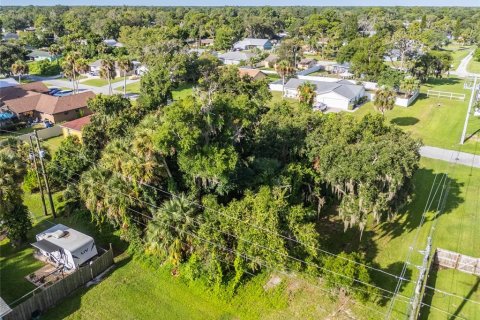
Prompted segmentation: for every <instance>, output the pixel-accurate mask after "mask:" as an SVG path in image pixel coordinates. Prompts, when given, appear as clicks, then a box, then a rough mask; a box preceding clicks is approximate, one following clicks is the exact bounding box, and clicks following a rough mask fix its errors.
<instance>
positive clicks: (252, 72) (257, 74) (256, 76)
mask: <svg viewBox="0 0 480 320" xmlns="http://www.w3.org/2000/svg"><path fill="white" fill-rule="evenodd" d="M238 73H239V75H240V77H244V76H249V77H252V78H253V80H263V79H265V78H266V77H267V75H266V74H265V73H263V72H262V71H261V70H258V69H249V68H239V69H238Z"/></svg>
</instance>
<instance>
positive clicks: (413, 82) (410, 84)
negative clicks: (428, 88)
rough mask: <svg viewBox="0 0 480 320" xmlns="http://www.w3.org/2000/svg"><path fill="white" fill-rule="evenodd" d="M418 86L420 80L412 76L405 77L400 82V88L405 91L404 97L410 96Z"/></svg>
mask: <svg viewBox="0 0 480 320" xmlns="http://www.w3.org/2000/svg"><path fill="white" fill-rule="evenodd" d="M419 87H420V81H419V80H417V79H416V78H414V77H406V78H405V79H403V80H402V82H400V90H402V91H403V92H404V93H405V98H407V97H408V96H411V95H412V94H413V93H414V92H415V91H416V90H417V89H418V88H419Z"/></svg>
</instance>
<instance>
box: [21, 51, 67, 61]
mask: <svg viewBox="0 0 480 320" xmlns="http://www.w3.org/2000/svg"><path fill="white" fill-rule="evenodd" d="M27 57H28V58H29V59H30V60H32V61H41V60H48V61H54V60H57V59H58V58H59V56H56V55H53V54H51V53H50V52H48V51H44V50H32V52H30V53H29V54H27Z"/></svg>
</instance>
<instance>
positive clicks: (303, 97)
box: [297, 81, 317, 107]
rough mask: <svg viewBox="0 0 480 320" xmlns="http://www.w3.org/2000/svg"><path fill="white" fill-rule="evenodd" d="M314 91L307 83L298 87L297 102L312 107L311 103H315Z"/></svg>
mask: <svg viewBox="0 0 480 320" xmlns="http://www.w3.org/2000/svg"><path fill="white" fill-rule="evenodd" d="M315 89H316V87H315V85H314V84H312V83H310V82H308V81H307V82H304V83H302V84H301V85H299V86H298V88H297V91H298V101H300V103H304V104H306V105H307V106H309V107H312V106H313V103H314V102H315V97H316V96H317V92H316V91H315Z"/></svg>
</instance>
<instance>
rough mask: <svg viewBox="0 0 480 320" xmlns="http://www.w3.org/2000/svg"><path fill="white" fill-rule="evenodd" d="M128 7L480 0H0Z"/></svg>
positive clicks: (0, 0)
mask: <svg viewBox="0 0 480 320" xmlns="http://www.w3.org/2000/svg"><path fill="white" fill-rule="evenodd" d="M56 4H61V5H94V6H98V5H117V6H118V5H130V6H139V5H140V6H264V5H269V6H469V7H472V6H476V7H479V6H480V0H456V1H452V0H340V1H339V0H233V1H232V0H174V1H172V0H170V1H159V0H0V5H2V6H14V5H39V6H48V5H56Z"/></svg>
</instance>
